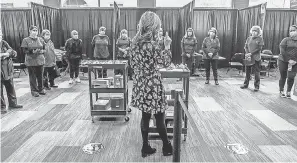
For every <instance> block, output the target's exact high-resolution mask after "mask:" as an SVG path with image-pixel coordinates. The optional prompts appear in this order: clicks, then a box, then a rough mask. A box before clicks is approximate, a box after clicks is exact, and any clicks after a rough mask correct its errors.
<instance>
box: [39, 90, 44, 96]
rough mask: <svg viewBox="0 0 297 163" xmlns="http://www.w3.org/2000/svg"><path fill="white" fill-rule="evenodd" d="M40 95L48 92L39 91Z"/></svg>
mask: <svg viewBox="0 0 297 163" xmlns="http://www.w3.org/2000/svg"><path fill="white" fill-rule="evenodd" d="M38 93H39V94H40V95H46V92H45V91H44V90H42V91H40V92H38Z"/></svg>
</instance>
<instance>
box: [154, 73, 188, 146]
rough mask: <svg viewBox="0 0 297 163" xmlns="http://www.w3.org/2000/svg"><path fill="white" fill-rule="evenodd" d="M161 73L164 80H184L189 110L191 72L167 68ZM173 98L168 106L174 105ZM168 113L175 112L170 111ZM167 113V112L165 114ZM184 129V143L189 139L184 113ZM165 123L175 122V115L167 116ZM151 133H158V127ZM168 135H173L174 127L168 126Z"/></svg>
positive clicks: (184, 93) (185, 100)
mask: <svg viewBox="0 0 297 163" xmlns="http://www.w3.org/2000/svg"><path fill="white" fill-rule="evenodd" d="M159 71H160V73H161V76H162V78H182V79H183V99H184V102H185V104H186V107H187V108H188V99H189V84H190V70H188V69H172V70H167V69H165V68H163V69H160V70H159ZM171 92H172V90H170V91H169V92H166V95H171ZM172 98H173V96H171V99H167V101H168V106H173V105H174V99H172ZM168 111H173V110H170V109H168ZM165 113H166V112H165ZM183 120H184V123H183V128H182V134H184V141H186V139H187V130H188V129H187V127H188V122H187V121H188V120H187V116H186V115H185V113H184V112H183ZM165 121H173V115H172V116H169V117H168V116H166V117H165ZM149 133H158V131H157V128H156V126H153V127H150V128H149ZM167 133H173V127H168V126H167Z"/></svg>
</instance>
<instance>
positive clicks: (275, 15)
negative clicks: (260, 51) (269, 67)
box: [263, 10, 297, 55]
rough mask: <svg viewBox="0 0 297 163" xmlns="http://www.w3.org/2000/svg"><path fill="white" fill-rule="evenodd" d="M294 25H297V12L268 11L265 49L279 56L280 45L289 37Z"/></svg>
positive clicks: (264, 31) (265, 27)
mask: <svg viewBox="0 0 297 163" xmlns="http://www.w3.org/2000/svg"><path fill="white" fill-rule="evenodd" d="M293 24H297V11H279V10H268V11H267V12H266V18H265V26H264V29H263V34H264V36H263V37H264V43H265V46H264V49H270V50H271V51H272V53H273V54H275V55H278V54H279V44H280V42H281V41H282V39H283V38H285V37H288V36H289V27H290V26H291V25H293Z"/></svg>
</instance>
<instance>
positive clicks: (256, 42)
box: [240, 26, 264, 92]
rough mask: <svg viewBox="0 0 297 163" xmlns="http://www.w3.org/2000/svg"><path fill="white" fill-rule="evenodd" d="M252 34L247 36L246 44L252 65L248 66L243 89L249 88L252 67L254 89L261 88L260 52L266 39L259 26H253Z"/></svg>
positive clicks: (248, 57)
mask: <svg viewBox="0 0 297 163" xmlns="http://www.w3.org/2000/svg"><path fill="white" fill-rule="evenodd" d="M250 33H251V36H250V37H248V38H247V40H246V42H245V46H244V50H245V53H246V55H245V57H246V59H247V60H249V61H250V65H249V66H246V75H245V81H244V84H243V85H242V86H240V88H241V89H245V88H248V86H249V81H250V78H251V72H252V68H253V70H254V73H255V82H254V87H255V88H254V91H255V92H257V91H259V88H260V69H261V55H260V52H261V50H262V47H263V46H264V41H263V38H262V36H261V33H262V30H261V27H259V26H253V27H252V28H251V30H250Z"/></svg>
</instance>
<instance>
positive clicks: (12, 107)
mask: <svg viewBox="0 0 297 163" xmlns="http://www.w3.org/2000/svg"><path fill="white" fill-rule="evenodd" d="M9 108H10V109H20V108H23V106H22V105H11V106H9Z"/></svg>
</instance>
